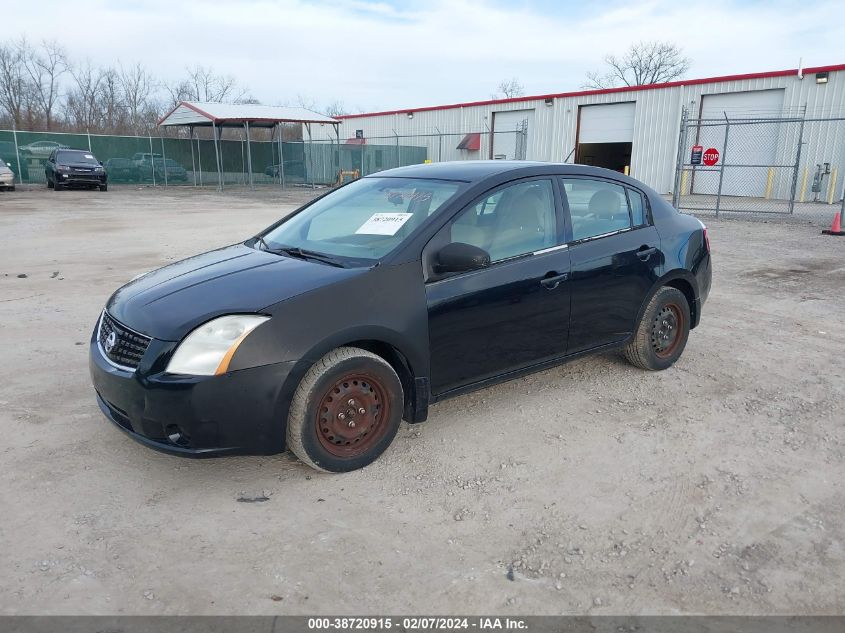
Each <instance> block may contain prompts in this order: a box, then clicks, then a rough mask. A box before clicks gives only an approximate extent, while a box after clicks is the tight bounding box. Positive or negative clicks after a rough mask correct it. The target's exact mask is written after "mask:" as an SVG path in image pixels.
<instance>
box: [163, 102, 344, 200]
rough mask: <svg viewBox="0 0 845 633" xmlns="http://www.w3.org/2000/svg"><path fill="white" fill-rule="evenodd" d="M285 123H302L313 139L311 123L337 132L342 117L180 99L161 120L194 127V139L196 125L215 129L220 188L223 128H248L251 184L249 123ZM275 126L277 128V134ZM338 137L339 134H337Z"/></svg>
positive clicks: (165, 123) (269, 125)
mask: <svg viewBox="0 0 845 633" xmlns="http://www.w3.org/2000/svg"><path fill="white" fill-rule="evenodd" d="M282 123H302V124H303V125H305V129H306V130H307V131H308V138H309V140H310V139H311V124H312V123H320V124H326V123H328V124H329V125H333V126H334V128H335V135H337V134H338V126H339V125H340V121H339V120H338V119H334V118H332V117H330V116H326V115H324V114H320V113H318V112H312V111H311V110H308V109H307V108H299V107H288V106H267V105H260V104H255V103H202V102H196V101H180V102H179V103H178V104H177V105H176V106H175V107H174V108H173V109H172V110H171V111H170V112H168V113H167V114H166V115H164V116H163V117H162V118H161V119H160V120H159V122H158V125H160V126H162V127H172V126H187V127H189V128H190V130H191V140H192V141H193V137H194V128H195V127H210V128H212V129H213V130H214V153H215V158H216V160H217V181H218V188H219V189H222V188H223V170H222V159H221V156H220V148H219V142H220V131H219V130H220V129H221V128H224V127H242V128H243V129H244V131H245V132H246V142H247V158H248V162H249V167H248V169H249V184H250V186H252V157H251V153H250V152H249V146H250V138H249V129H250V127H263V128H277V127H278V126H279V125H280V124H282ZM275 132H276V130H275V129H274V134H275ZM338 141H339V137H338ZM281 150H282V137H281V134H279V153H280V157H279V165H280V168H279V172H280V174H279V181H280V184H282V186H284V160H283V159H282V157H281Z"/></svg>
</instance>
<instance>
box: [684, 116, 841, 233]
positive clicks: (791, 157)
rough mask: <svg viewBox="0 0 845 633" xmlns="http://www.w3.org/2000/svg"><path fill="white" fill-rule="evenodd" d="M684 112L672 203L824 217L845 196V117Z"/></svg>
mask: <svg viewBox="0 0 845 633" xmlns="http://www.w3.org/2000/svg"><path fill="white" fill-rule="evenodd" d="M686 114H687V113H686V112H684V113H683V116H682V118H681V129H680V143H679V148H678V160H677V165H676V168H675V186H674V189H673V204H674V205H675V207H677V208H678V209H680V210H681V211H685V212H690V213H694V214H704V215H708V214H712V215H716V216H717V217H718V216H719V214H720V213H756V214H785V215H797V216H809V217H816V218H818V217H820V216H821V215H822V214H825V215H830V214H831V211H832V210H833V211H835V210H838V209H839V206H840V205H842V204H845V201H843V195H845V194H844V192H843V190H845V118H843V117H831V118H811V117H806V116H804V115H801V116H794V117H779V118H752V117H744V118H737V117H734V118H730V117H728V116H725V117H723V118H720V119H688V118H687V116H686Z"/></svg>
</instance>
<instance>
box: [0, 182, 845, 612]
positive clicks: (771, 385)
mask: <svg viewBox="0 0 845 633" xmlns="http://www.w3.org/2000/svg"><path fill="white" fill-rule="evenodd" d="M308 195H309V192H307V191H298V192H293V193H288V194H284V195H281V194H276V193H272V192H259V193H250V192H245V191H242V192H227V193H226V194H225V195H217V194H215V193H213V192H210V191H205V192H195V191H193V190H190V189H185V190H179V191H177V190H174V189H170V190H167V191H162V190H155V191H153V190H140V191H136V190H133V189H119V188H115V189H114V190H113V191H110V192H108V193H99V192H72V191H71V192H61V193H53V192H48V191H46V190H38V191H19V192H17V193H11V194H5V193H4V194H0V358H2V359H3V362H2V364H0V434H2V438H3V439H2V443H0V508H2V518H0V561H2V562H0V614H35V613H39V614H235V613H239V614H240V613H255V614H258V613H261V614H283V613H284V614H306V613H308V614H310V613H315V614H316V613H319V614H327V613H332V614H344V615H345V614H384V613H388V614H389V613H393V614H397V613H408V612H411V613H443V614H450V613H451V614H457V613H464V614H482V613H501V614H564V613H566V614H570V613H579V614H581V613H592V614H606V613H614V614H622V613H636V614H676V613H708V614H728V613H729V614H776V613H784V614H785V613H794V614H834V613H839V614H841V613H843V612H845V594H843V585H842V579H843V578H845V490H843V481H845V455H843V449H845V447H844V446H843V441H845V370H843V366H845V293H843V288H845V238H835V237H827V236H822V235H820V233H819V228H818V227H817V226H810V225H806V224H778V223H771V222H770V223H762V222H747V221H738V220H720V221H713V220H710V221H708V224H709V227H710V235H711V241H712V245H713V258H714V283H713V291H712V294H711V296H710V300H709V302H708V303H707V304H706V306H705V309H704V316H703V322H702V324H701V326H700V327H699V328H698V329H696V330H695V331H694V332H693V333H692V334H691V338H690V342H689V345H688V346H687V349H686V351H685V353H684V356H683V358H682V359H681V360H680V361H679V362H678V363H677V365H676V366H675V367H674V368H672V369H671V370H668V371H665V372H661V373H646V372H643V371H640V370H637V369H635V368H633V367H631V366H629V365H628V364H626V363H625V362H624V361H623V360H621V359H620V357H618V356H617V355H614V354H608V355H602V356H599V357H594V358H587V359H582V360H578V361H576V362H573V363H571V364H569V365H566V366H563V367H559V368H556V369H552V370H549V371H544V372H542V373H538V374H534V375H532V376H529V377H527V378H523V379H520V380H516V381H513V382H510V383H507V384H505V385H502V386H499V387H496V388H492V389H487V390H484V391H480V392H477V393H474V394H472V395H467V396H463V397H459V398H456V399H454V400H450V401H447V402H444V403H441V404H438V405H436V406H434V407H433V409H432V410H431V415H430V418H429V420H428V422H426V423H424V424H422V425H416V426H407V425H403V427H402V429H401V430H400V432H399V435H398V436H397V438H396V441H395V442H394V444H393V446H392V447H391V448H390V449H389V450H388V452H387V453H386V454H385V455H384V456H383V457H382V458H381V459H380V460H379V461H377V462H376V463H375V464H373V465H372V466H370V467H368V468H365V469H364V470H361V471H358V472H355V473H351V474H348V475H323V474H318V473H316V472H315V471H312V470H311V469H310V468H307V467H305V466H303V465H301V464H299V463H298V462H297V461H296V460H295V459H294V458H293V457H292V456H291V455H289V454H283V455H278V456H274V457H237V458H225V459H214V460H202V461H195V460H188V459H183V458H178V457H170V456H166V455H162V454H159V453H156V452H154V451H151V450H149V449H146V448H144V447H142V446H141V445H139V444H137V443H135V442H133V441H132V440H131V439H129V438H127V437H126V436H125V435H123V434H122V433H120V432H119V431H118V430H116V429H114V428H113V427H112V426H111V424H110V423H109V422H107V421H106V420H105V418H104V417H103V416H102V415H101V413H100V411H99V409H98V408H97V406H96V404H95V402H94V394H93V390H92V388H91V385H90V382H89V378H88V368H87V341H88V337H89V335H90V332H91V329H92V328H93V326H94V323H95V321H96V319H97V317H98V315H99V313H100V311H101V309H102V306H103V304H104V302H105V301H106V299H107V297H108V296H109V294H110V293H111V292H112V291H113V290H114V289H116V288H117V287H118V286H120V285H121V284H123V283H125V282H126V281H127V280H128V279H130V278H131V277H133V276H135V275H137V274H139V273H141V272H144V271H146V270H149V269H151V268H155V267H158V266H161V265H163V264H166V263H168V262H170V261H173V260H176V259H179V258H182V257H185V256H188V255H191V254H195V253H197V252H200V251H204V250H207V249H210V248H212V247H217V246H220V245H223V244H226V243H230V242H234V241H237V240H239V239H242V238H245V237H247V236H249V235H251V234H253V233H254V232H255V231H257V230H258V229H260V228H261V227H263V226H265V225H267V224H269V223H270V222H271V221H273V220H274V219H276V218H277V217H279V216H280V215H283V214H284V213H285V212H286V211H288V210H290V209H292V208H293V206H294V204H295V203H296V202H297V201H301V200H304V199H306V198H307V196H308ZM256 495H258V496H260V495H266V496H267V497H269V500H268V501H266V502H263V503H241V502H238V501H237V499H238V498H239V497H242V496H247V497H249V496H256Z"/></svg>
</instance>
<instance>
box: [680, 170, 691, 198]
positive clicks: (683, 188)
mask: <svg viewBox="0 0 845 633" xmlns="http://www.w3.org/2000/svg"><path fill="white" fill-rule="evenodd" d="M687 174H689V172H687V171H683V172H681V194H680V195H682V196H685V195H687Z"/></svg>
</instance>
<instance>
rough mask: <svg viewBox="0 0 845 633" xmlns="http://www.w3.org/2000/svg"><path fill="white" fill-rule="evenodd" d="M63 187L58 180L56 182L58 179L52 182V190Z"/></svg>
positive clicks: (58, 189)
mask: <svg viewBox="0 0 845 633" xmlns="http://www.w3.org/2000/svg"><path fill="white" fill-rule="evenodd" d="M63 188H64V185H62V184H61V183H60V182H58V181H54V182H53V191H61V190H62V189H63Z"/></svg>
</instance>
